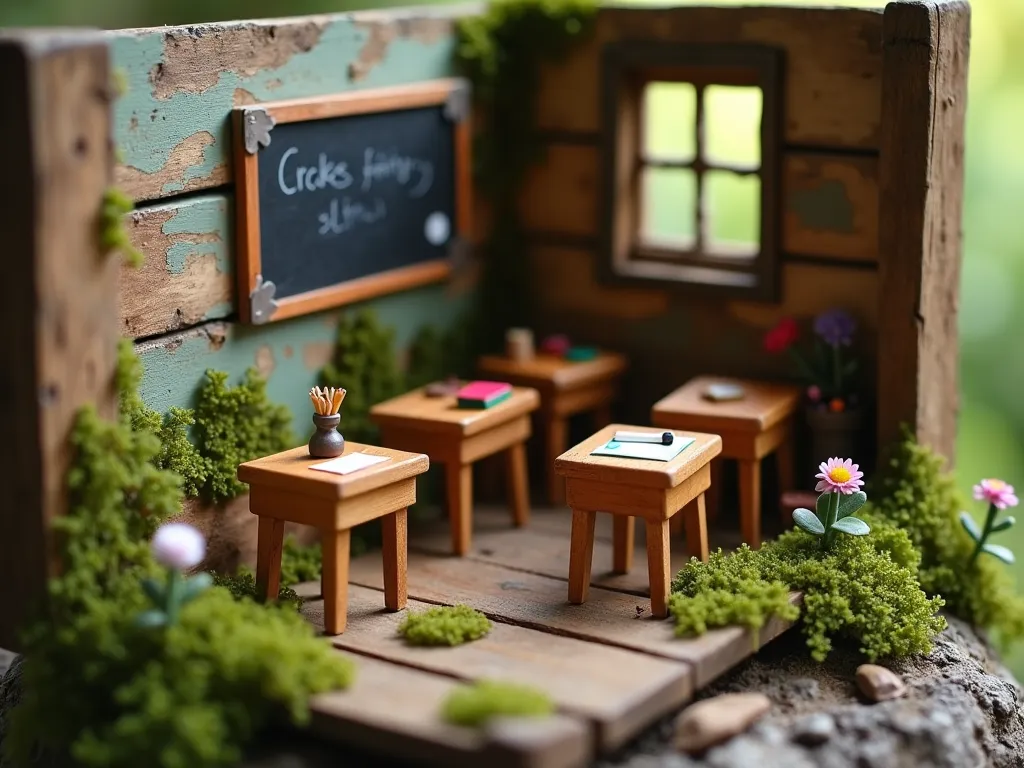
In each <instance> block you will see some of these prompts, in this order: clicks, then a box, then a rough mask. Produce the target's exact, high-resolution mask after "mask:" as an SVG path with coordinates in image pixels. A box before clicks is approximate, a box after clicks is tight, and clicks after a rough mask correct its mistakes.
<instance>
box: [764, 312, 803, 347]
mask: <svg viewBox="0 0 1024 768" xmlns="http://www.w3.org/2000/svg"><path fill="white" fill-rule="evenodd" d="M799 336H800V329H799V327H798V326H797V324H796V320H794V319H793V318H791V317H784V318H782V319H781V320H779V322H778V325H776V326H775V327H774V328H772V329H771V330H770V331H768V333H766V334H765V335H764V348H765V350H766V351H768V352H771V353H772V354H773V355H774V354H778V353H779V352H785V351H786V350H787V349H789V348H790V347H791V346H793V343H794V342H795V341H796V340H797V338H799Z"/></svg>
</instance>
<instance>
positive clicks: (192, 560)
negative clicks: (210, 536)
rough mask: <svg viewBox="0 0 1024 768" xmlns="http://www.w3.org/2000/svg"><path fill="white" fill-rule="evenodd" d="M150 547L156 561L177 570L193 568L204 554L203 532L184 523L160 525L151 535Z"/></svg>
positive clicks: (204, 540)
mask: <svg viewBox="0 0 1024 768" xmlns="http://www.w3.org/2000/svg"><path fill="white" fill-rule="evenodd" d="M152 547H153V557H155V558H156V561H157V562H158V563H160V564H161V565H166V566H167V567H168V568H177V569H178V570H179V571H184V570H186V569H188V568H194V567H195V566H197V565H199V563H201V562H202V561H203V557H204V556H205V555H206V539H204V538H203V534H201V533H200V532H199V531H197V530H196V529H195V528H193V527H192V526H191V525H186V524H185V523H168V524H167V525H161V526H160V527H159V528H158V529H157V532H156V534H155V535H154V536H153V541H152Z"/></svg>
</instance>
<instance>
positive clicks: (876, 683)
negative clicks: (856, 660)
mask: <svg viewBox="0 0 1024 768" xmlns="http://www.w3.org/2000/svg"><path fill="white" fill-rule="evenodd" d="M857 687H858V688H859V689H860V692H861V693H863V694H864V696H865V697H866V698H867V699H869V700H871V701H889V700H890V699H898V698H900V697H901V696H905V695H906V693H907V686H906V685H905V684H904V683H903V680H902V678H900V676H899V675H897V674H896V673H895V672H893V671H891V670H889V669H886V668H885V667H880V666H878V665H877V664H861V665H860V666H859V667H857Z"/></svg>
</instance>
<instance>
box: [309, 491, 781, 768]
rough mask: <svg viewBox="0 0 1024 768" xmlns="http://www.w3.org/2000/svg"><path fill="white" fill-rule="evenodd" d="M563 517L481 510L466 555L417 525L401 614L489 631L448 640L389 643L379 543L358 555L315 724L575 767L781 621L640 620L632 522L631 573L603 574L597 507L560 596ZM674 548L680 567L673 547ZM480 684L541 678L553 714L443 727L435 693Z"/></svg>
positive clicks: (564, 561) (677, 542)
mask: <svg viewBox="0 0 1024 768" xmlns="http://www.w3.org/2000/svg"><path fill="white" fill-rule="evenodd" d="M569 525H570V518H569V514H568V513H567V512H566V511H564V510H554V511H548V510H536V511H535V512H534V514H533V519H532V520H531V523H530V525H529V526H528V527H526V528H522V529H514V528H512V526H511V519H510V514H509V513H508V512H507V511H506V510H504V509H494V508H482V509H478V510H476V512H475V519H474V541H473V548H472V550H471V551H470V553H469V554H468V555H467V556H466V557H463V558H456V557H453V556H451V555H450V554H449V552H450V540H449V534H448V526H447V524H446V522H445V521H432V522H429V523H425V524H420V525H419V526H415V527H413V529H412V530H411V532H410V537H409V549H410V552H409V597H410V600H409V606H408V610H412V611H420V610H425V609H426V608H428V607H429V606H430V605H431V604H441V605H454V604H456V603H465V604H467V605H470V606H472V607H474V608H476V609H478V610H480V611H482V612H483V613H485V614H487V615H488V616H489V617H490V618H491V619H492V620H494V621H495V622H496V623H495V626H494V629H493V630H492V631H491V633H490V634H489V635H488V636H487V637H485V638H483V639H481V640H478V641H476V642H473V643H468V644H466V645H462V646H457V647H455V648H416V647H411V646H408V645H407V644H405V643H404V642H403V641H402V640H401V639H400V638H398V637H397V633H396V630H397V627H398V625H399V623H400V622H401V621H402V619H403V617H404V612H400V613H389V612H386V611H385V610H384V609H383V595H382V591H383V576H382V563H381V557H380V553H370V554H367V555H365V556H363V557H359V558H356V559H354V560H353V561H352V563H351V566H350V572H349V579H350V587H349V612H348V616H349V618H348V625H347V628H346V631H345V633H344V634H343V635H340V636H338V637H334V638H332V642H333V643H334V645H335V647H337V648H338V649H339V650H340V651H343V652H346V653H348V654H350V655H352V656H354V657H355V660H356V663H357V665H358V673H357V674H358V682H357V683H356V685H355V686H354V687H353V688H352V689H351V690H349V691H344V692H339V693H332V694H327V695H324V696H320V697H317V698H316V699H315V700H314V702H313V709H314V713H315V716H314V727H315V728H316V729H317V731H318V732H320V733H322V734H323V735H325V736H328V737H333V738H337V739H338V740H340V741H342V742H345V743H351V744H353V745H355V746H359V747H362V748H366V749H371V750H375V751H379V752H382V753H384V754H387V755H388V756H392V757H397V758H403V759H408V760H412V761H414V762H418V763H420V764H424V765H427V764H430V765H439V766H440V765H443V766H477V765H484V764H487V765H488V768H498V767H499V766H508V767H509V768H520V767H521V768H527V767H529V768H541V767H543V768H575V767H576V766H584V765H587V764H588V763H589V762H590V761H591V760H592V756H593V755H594V754H599V753H607V752H609V751H611V750H614V749H616V748H618V747H620V746H622V745H623V744H624V743H626V742H627V741H628V740H629V739H630V738H632V737H633V736H635V735H637V734H638V733H639V732H640V731H642V730H643V729H644V728H645V727H647V726H648V725H650V724H651V723H653V722H654V721H656V720H657V719H659V718H660V717H662V716H664V715H666V714H668V713H669V712H671V711H673V710H675V709H677V708H679V707H680V706H681V705H682V704H684V703H685V702H686V701H688V700H689V699H690V697H691V696H692V695H693V693H694V691H696V690H698V689H699V688H701V687H703V686H705V685H707V684H708V683H709V682H710V681H711V680H713V679H714V678H716V677H718V676H719V675H721V674H722V673H724V672H726V671H728V670H729V669H731V668H732V667H734V666H735V665H736V664H738V663H740V662H741V661H742V660H743V659H745V658H747V657H748V656H750V655H751V654H752V653H753V652H754V651H755V650H756V648H758V647H760V646H761V645H763V644H764V643H766V642H768V641H769V640H771V639H772V638H774V637H776V636H777V635H778V634H780V633H781V632H782V631H784V630H785V629H786V628H787V627H788V624H786V623H785V622H779V621H773V622H769V624H768V625H767V626H766V627H764V628H763V629H762V631H761V632H760V635H759V636H758V637H757V638H754V637H752V635H751V633H750V632H748V631H747V630H744V629H742V628H739V627H733V628H727V629H721V630H714V631H711V632H708V633H707V634H706V635H704V636H702V637H699V638H677V637H675V636H674V633H673V631H672V624H671V622H670V621H664V620H656V619H653V618H650V617H649V616H648V614H649V607H650V606H649V602H648V600H647V597H646V596H647V594H648V589H647V565H646V552H645V550H644V548H643V537H642V531H643V528H642V526H638V531H637V533H638V541H637V551H636V554H635V557H634V563H633V569H632V571H631V572H630V573H629V574H625V575H615V574H612V573H610V568H611V522H610V518H609V516H607V515H599V516H598V526H597V538H596V541H595V545H594V568H593V574H594V576H593V579H592V587H591V591H590V596H589V599H588V601H587V602H586V603H585V604H583V605H578V606H575V605H570V604H569V603H568V601H567V588H568V587H567V577H568V563H569ZM672 543H673V548H674V549H675V550H676V551H675V552H674V553H673V557H672V561H673V562H672V567H673V569H678V568H681V567H682V566H683V565H684V563H685V562H686V560H687V555H686V551H685V543H684V542H683V540H682V539H681V538H674V539H673V542H672ZM717 545H721V546H723V547H724V546H730V545H734V541H717V540H716V541H715V546H717ZM319 586H320V585H319V584H305V585H300V586H299V587H298V589H297V591H298V592H299V593H300V594H301V595H302V596H303V597H304V598H305V603H304V606H303V612H304V614H305V615H306V617H307V618H308V619H309V620H310V621H311V622H312V623H313V624H314V625H315V626H318V627H322V626H323V602H322V601H321V600H319V599H318V597H319V591H320V590H319ZM481 679H491V680H493V679H499V680H510V681H515V682H521V683H524V684H528V685H532V686H535V687H538V688H540V689H542V690H544V691H546V692H547V694H548V695H549V696H550V697H551V699H552V701H554V703H555V704H556V706H557V707H558V711H559V716H558V717H556V718H552V719H549V720H536V721H531V720H519V721H505V722H501V723H496V724H495V725H494V726H493V727H491V728H489V729H486V730H484V731H481V732H477V731H472V730H468V729H463V728H458V727H455V726H451V725H448V724H446V723H444V722H443V721H442V720H441V718H440V708H441V702H442V701H443V699H444V698H445V697H446V696H447V695H448V694H449V693H450V692H451V691H452V690H453V689H455V688H457V687H458V686H460V685H463V684H465V683H467V682H472V681H476V680H481Z"/></svg>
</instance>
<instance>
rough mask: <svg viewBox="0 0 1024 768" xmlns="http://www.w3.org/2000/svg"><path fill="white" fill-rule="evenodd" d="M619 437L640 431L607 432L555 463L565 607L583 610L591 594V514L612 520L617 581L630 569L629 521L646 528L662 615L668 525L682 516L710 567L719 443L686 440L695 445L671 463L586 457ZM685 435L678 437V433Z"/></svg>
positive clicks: (656, 611) (655, 602)
mask: <svg viewBox="0 0 1024 768" xmlns="http://www.w3.org/2000/svg"><path fill="white" fill-rule="evenodd" d="M618 429H628V430H640V429H643V427H631V426H625V425H622V424H611V425H609V426H607V427H605V428H604V429H602V430H601V431H599V432H597V433H596V434H594V435H591V436H590V437H588V438H587V439H586V440H584V441H583V442H582V443H580V444H579V445H577V446H576V447H575V448H572V449H571V450H569V451H566V452H565V453H563V454H562V455H561V456H559V457H558V459H557V460H556V461H555V471H556V472H558V473H559V474H560V475H563V476H564V477H565V490H566V498H567V500H568V502H569V506H570V508H571V509H572V540H571V545H570V549H569V602H571V603H576V604H579V603H583V602H584V601H586V599H587V592H588V591H589V587H590V569H591V565H592V563H593V559H594V522H595V519H596V516H597V512H610V513H611V514H612V515H613V522H614V528H613V529H612V562H613V570H614V571H615V572H617V573H627V572H628V571H629V570H630V568H631V567H632V565H633V562H632V561H633V534H634V522H633V518H634V517H642V518H643V519H644V522H645V524H646V526H647V570H648V573H649V577H650V585H651V613H652V614H653V615H654V616H658V617H665V616H667V615H668V593H669V587H670V585H671V583H672V574H671V568H670V563H671V560H670V558H669V554H670V553H669V521H670V520H671V519H672V518H673V516H677V513H679V512H680V511H681V510H683V509H684V508H686V507H689V508H687V509H686V510H685V512H683V514H682V515H678V516H679V517H682V518H683V520H684V522H685V525H686V539H687V545H688V546H689V548H690V552H691V553H694V552H696V553H698V554H699V557H700V559H701V560H703V561H704V562H707V559H708V528H707V519H706V516H705V508H704V492H705V491H706V490H707V489H708V486H709V485H710V484H711V471H710V463H711V460H712V459H713V458H714V457H715V456H717V455H718V454H719V453H720V452H721V450H722V440H721V438H720V437H719V436H718V435H707V434H701V433H695V432H690V433H685V434H686V435H687V436H689V437H692V438H694V439H695V440H694V443H693V445H691V446H689V447H688V448H686V449H685V450H683V452H682V453H680V454H679V455H678V456H676V457H675V458H674V459H672V460H671V461H647V460H641V459H625V458H618V457H614V456H591V455H590V452H591V451H592V450H594V449H595V448H597V447H598V446H599V445H601V444H603V443H607V442H608V441H609V440H610V439H611V437H612V435H613V434H615V431H616V430H618ZM679 434H683V433H679Z"/></svg>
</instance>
